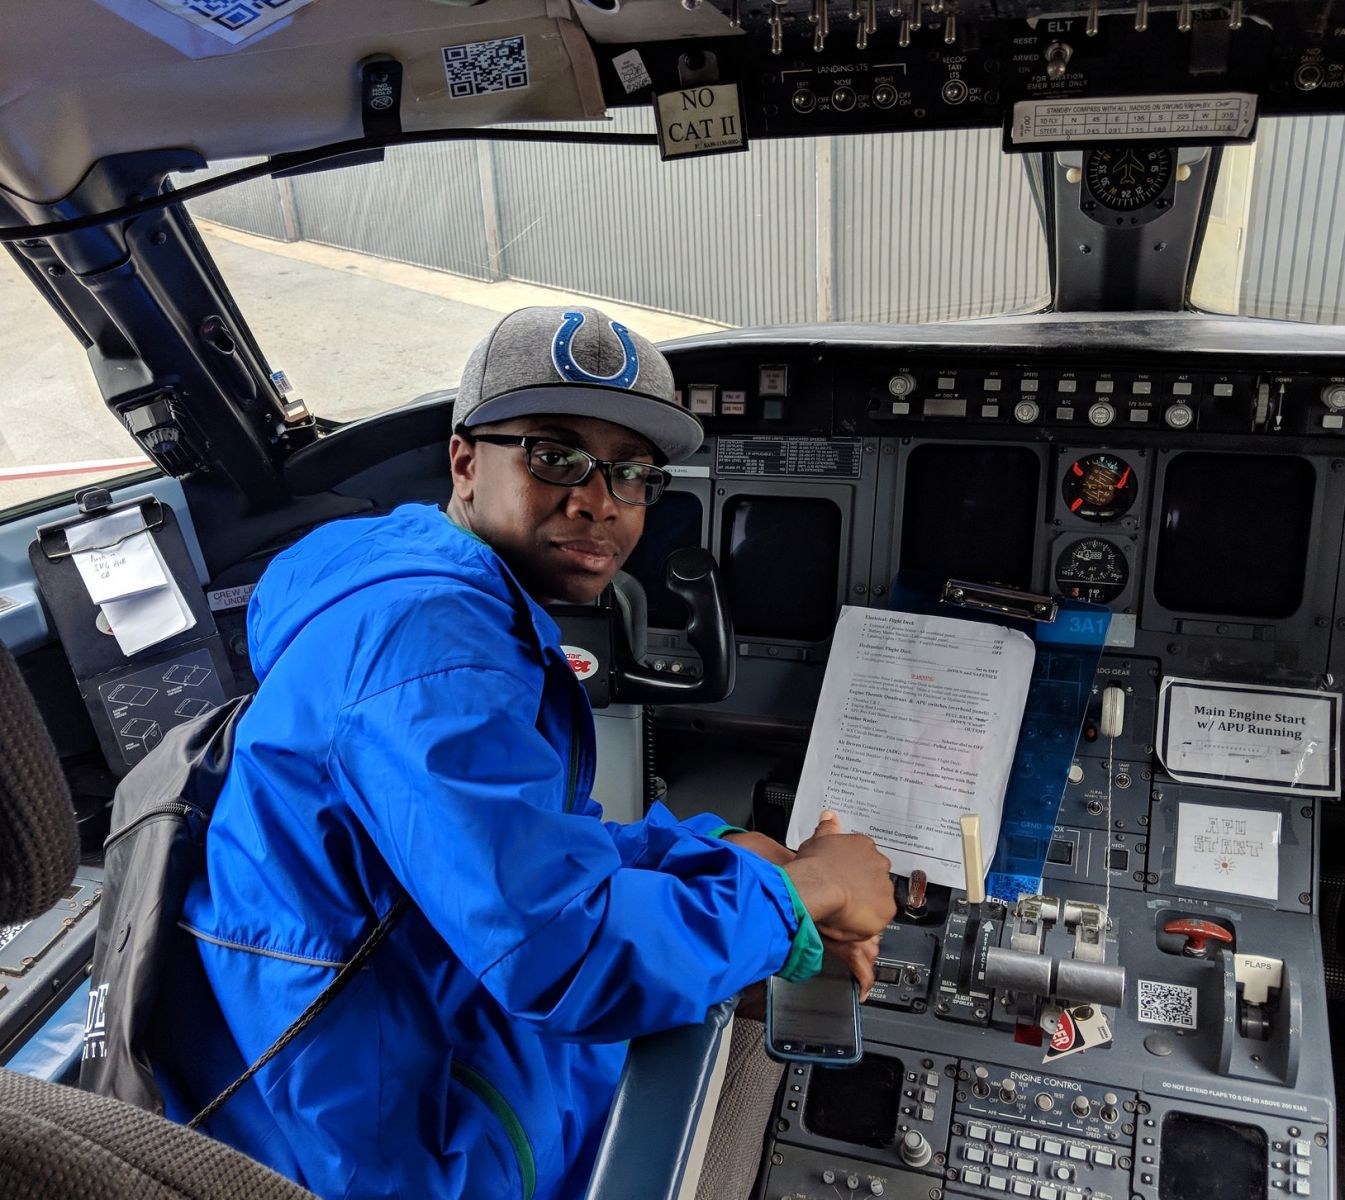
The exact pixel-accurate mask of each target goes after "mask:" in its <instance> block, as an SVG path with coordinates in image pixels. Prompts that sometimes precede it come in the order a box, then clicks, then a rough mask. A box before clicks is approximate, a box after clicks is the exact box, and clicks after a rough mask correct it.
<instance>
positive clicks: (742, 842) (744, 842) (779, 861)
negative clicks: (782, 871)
mask: <svg viewBox="0 0 1345 1200" xmlns="http://www.w3.org/2000/svg"><path fill="white" fill-rule="evenodd" d="M720 840H721V841H725V842H732V843H733V844H734V845H735V846H741V847H742V848H743V849H744V850H750V851H752V853H753V854H757V855H760V856H761V857H762V858H764V859H765V860H766V861H767V862H768V863H774V864H775V866H777V867H783V866H784V865H785V864H786V863H791V862H793V861H794V851H792V850H790V849H789V848H788V847H787V846H782V845H780V843H779V842H777V841H776V840H775V839H774V838H768V837H767V836H766V835H765V834H764V833H726V834H725V835H724V836H723V838H721V839H720Z"/></svg>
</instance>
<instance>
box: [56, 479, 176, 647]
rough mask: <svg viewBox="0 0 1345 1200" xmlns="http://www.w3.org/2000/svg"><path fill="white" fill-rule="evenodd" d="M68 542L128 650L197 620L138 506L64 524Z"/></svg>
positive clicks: (93, 597)
mask: <svg viewBox="0 0 1345 1200" xmlns="http://www.w3.org/2000/svg"><path fill="white" fill-rule="evenodd" d="M66 543H67V545H68V546H69V548H70V551H71V558H72V559H73V560H74V563H75V568H76V569H77V570H78V571H79V575H80V578H81V579H82V580H83V581H84V586H85V588H86V589H88V592H89V598H90V599H91V600H92V601H93V602H94V603H95V604H96V605H98V607H99V608H100V609H101V610H102V613H103V616H104V617H105V618H106V619H107V624H108V627H109V628H110V629H111V631H112V635H113V637H115V638H116V639H117V646H118V647H119V648H120V650H121V652H122V653H123V654H125V655H131V654H135V653H137V652H138V651H140V650H144V649H146V648H147V647H149V646H153V645H157V644H158V643H159V642H163V641H167V640H168V639H169V638H171V637H175V636H176V635H177V634H179V633H182V632H183V631H184V630H186V629H190V628H191V627H192V626H193V625H195V624H196V618H195V617H194V616H192V614H191V609H190V608H189V607H188V605H187V602H186V600H185V599H184V598H183V595H182V591H181V589H180V588H179V587H178V585H177V581H176V580H175V579H174V578H173V575H172V572H171V571H169V570H168V566H167V564H166V563H165V562H164V558H163V554H162V553H161V552H160V550H159V547H158V544H157V543H156V542H155V540H154V537H153V535H152V534H150V533H149V532H148V531H147V530H146V529H145V516H144V513H143V511H142V510H141V508H140V506H139V505H134V506H133V507H131V508H127V509H122V510H121V511H120V512H114V513H109V514H108V515H107V516H105V517H98V518H96V519H94V520H92V521H85V522H82V523H81V524H79V525H71V526H70V527H68V528H67V529H66Z"/></svg>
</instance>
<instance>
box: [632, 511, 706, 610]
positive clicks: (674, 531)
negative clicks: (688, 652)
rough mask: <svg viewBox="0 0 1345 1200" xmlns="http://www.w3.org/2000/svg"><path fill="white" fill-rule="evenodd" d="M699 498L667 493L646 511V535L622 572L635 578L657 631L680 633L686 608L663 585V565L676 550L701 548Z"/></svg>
mask: <svg viewBox="0 0 1345 1200" xmlns="http://www.w3.org/2000/svg"><path fill="white" fill-rule="evenodd" d="M703 511H704V510H703V509H702V507H701V502H700V498H699V497H697V496H693V495H692V494H691V493H690V492H674V491H668V492H664V493H663V495H662V496H661V497H659V501H658V503H657V504H655V505H654V506H653V507H652V508H649V509H647V510H646V511H645V518H644V535H643V536H642V537H641V538H640V541H639V543H638V544H637V545H636V547H635V550H634V552H633V553H632V554H631V556H630V557H629V558H628V559H627V560H626V565H625V567H623V568H622V569H623V570H624V571H625V572H626V573H627V574H628V575H633V576H635V578H636V579H638V580H639V581H640V586H641V587H642V588H644V594H645V598H646V599H647V600H648V602H649V624H650V625H651V626H654V627H655V628H658V629H681V628H682V627H683V626H685V625H686V623H687V607H686V605H685V604H683V603H682V601H681V600H679V599H678V598H677V597H676V596H674V595H673V594H672V592H670V591H669V590H668V589H667V587H666V586H665V585H664V582H663V564H664V563H665V562H667V561H668V555H670V554H671V553H672V552H673V551H674V550H685V549H686V548H687V547H688V546H699V545H700V544H701V516H702V512H703Z"/></svg>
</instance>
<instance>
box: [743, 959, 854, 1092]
mask: <svg viewBox="0 0 1345 1200" xmlns="http://www.w3.org/2000/svg"><path fill="white" fill-rule="evenodd" d="M766 1053H767V1054H768V1055H770V1057H771V1058H773V1059H775V1060H776V1061H778V1062H808V1063H826V1064H828V1065H830V1066H833V1067H844V1066H852V1065H853V1064H855V1063H857V1062H858V1061H859V1060H860V1057H861V1056H862V1055H863V1053H864V1043H863V1041H862V1039H861V1037H860V1027H859V984H858V982H856V980H855V977H854V976H853V975H851V974H850V971H849V968H847V967H846V966H845V964H844V963H840V962H837V961H836V960H835V959H833V958H832V957H831V956H830V955H824V956H823V958H822V969H821V971H819V972H818V973H817V974H816V975H814V976H813V977H812V978H811V979H805V980H804V981H803V982H802V983H789V982H787V981H786V980H784V979H781V978H780V977H779V976H778V975H772V976H771V977H770V980H769V981H768V983H767V985H766Z"/></svg>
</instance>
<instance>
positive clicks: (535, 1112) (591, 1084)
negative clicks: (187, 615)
mask: <svg viewBox="0 0 1345 1200" xmlns="http://www.w3.org/2000/svg"><path fill="white" fill-rule="evenodd" d="M455 425H456V430H457V431H456V433H455V434H454V436H453V439H452V442H451V444H450V446H449V457H450V461H451V468H452V476H453V496H452V499H451V500H450V502H449V504H448V506H447V510H446V511H445V510H444V509H440V508H436V507H433V506H430V505H408V506H405V507H403V508H400V509H397V510H396V511H395V512H393V513H391V514H389V515H388V516H385V517H378V518H371V519H361V520H349V521H341V522H337V523H334V524H331V525H327V526H325V527H323V528H321V529H319V530H317V531H316V532H315V533H313V534H311V535H309V536H308V537H306V538H305V539H303V541H301V542H300V543H298V544H297V545H296V546H294V547H293V548H292V549H290V550H287V551H285V552H284V553H282V554H280V555H278V556H277V557H276V559H275V561H274V562H273V563H272V564H271V566H270V567H269V568H268V570H267V572H266V574H265V576H264V577H263V579H262V581H261V583H260V585H259V586H258V588H257V591H256V593H255V595H254V596H253V599H252V603H251V605H250V607H249V613H248V634H249V642H250V649H251V654H252V663H253V668H254V670H255V671H256V674H257V677H258V679H259V680H260V681H261V682H260V688H259V691H258V693H257V696H256V698H255V699H254V701H253V703H252V707H251V708H250V710H249V711H248V713H247V715H246V717H245V718H244V720H243V721H242V723H241V725H240V728H239V731H238V740H237V744H236V747H235V752H234V758H233V761H232V766H231V769H230V772H229V776H228V779H227V780H226V783H225V787H224V790H223V793H222V794H221V796H220V799H219V803H218V806H217V808H216V811H215V816H214V819H213V821H212V823H211V826H210V831H209V836H208V840H207V847H206V851H207V870H206V873H205V875H204V877H203V878H201V879H199V880H198V881H197V882H196V883H195V884H194V886H193V888H192V890H191V892H190V895H189V898H188V902H187V905H186V909H185V912H184V926H185V927H186V928H187V929H188V930H189V932H191V933H193V934H194V935H195V937H196V939H197V941H196V944H197V946H198V947H199V951H200V955H201V959H202V963H203V965H204V968H205V972H206V975H207V977H208V979H209V981H210V985H211V988H212V990H213V993H214V999H215V1002H216V1003H217V1005H218V1013H209V1014H207V1013H199V1014H188V1015H187V1016H185V1017H184V1018H183V1020H184V1029H183V1036H185V1035H186V1034H187V1033H188V1032H190V1033H192V1034H194V1042H195V1044H194V1045H193V1046H192V1047H191V1050H190V1052H189V1053H184V1054H183V1055H182V1058H183V1060H184V1063H183V1071H182V1073H181V1077H178V1078H175V1079H171V1080H166V1081H165V1082H166V1083H167V1084H169V1085H170V1086H169V1091H170V1092H173V1093H175V1104H174V1108H175V1109H176V1110H177V1113H178V1115H181V1114H182V1113H185V1112H186V1111H187V1110H188V1109H190V1108H191V1106H192V1104H194V1103H198V1102H204V1101H205V1100H207V1099H209V1098H210V1096H211V1095H212V1094H213V1090H214V1089H215V1088H216V1087H217V1086H223V1084H225V1083H228V1082H229V1081H230V1079H231V1078H232V1077H234V1076H236V1075H237V1074H239V1073H240V1072H241V1070H242V1068H243V1067H244V1066H246V1064H247V1063H248V1062H250V1061H251V1060H253V1059H254V1058H255V1057H256V1056H258V1055H259V1054H260V1053H261V1052H262V1051H263V1050H265V1049H266V1048H267V1047H268V1046H269V1045H270V1043H271V1042H272V1041H273V1040H274V1039H275V1038H276V1036H277V1035H278V1034H279V1033H280V1032H281V1030H283V1029H284V1028H285V1027H286V1026H287V1025H288V1024H289V1023H290V1022H291V1021H292V1020H293V1019H294V1017H295V1016H296V1015H297V1014H298V1013H299V1012H301V1011H302V1010H303V1009H304V1007H305V1006H306V1005H307V1004H308V1003H309V1001H311V1000H312V998H313V997H314V996H315V995H316V994H317V992H318V991H319V990H320V989H321V988H322V987H323V986H324V985H325V984H326V983H327V982H328V981H329V980H330V978H331V975H332V972H333V969H334V968H335V967H337V966H339V964H340V963H341V962H342V961H344V960H345V959H347V958H348V957H349V956H350V954H351V953H352V951H353V950H354V948H355V947H356V946H358V945H359V944H360V942H361V941H362V940H363V938H364V936H365V935H366V934H367V932H368V930H369V928H370V927H371V926H372V925H373V924H374V923H376V922H377V921H378V920H379V919H380V918H382V917H383V916H384V915H385V914H386V913H387V912H388V911H389V909H391V908H392V906H393V905H394V904H395V903H396V902H397V901H398V900H399V898H401V897H403V896H406V897H409V900H410V906H409V908H408V909H407V911H406V914H405V916H404V917H403V918H402V919H401V920H400V922H399V923H398V924H397V926H396V927H395V928H394V930H393V932H392V933H391V934H390V935H389V937H388V939H387V941H386V942H384V943H383V944H382V945H381V946H380V947H379V949H378V950H377V952H376V953H375V955H374V956H373V958H372V959H371V960H370V964H369V966H368V969H366V970H365V971H363V972H361V973H360V975H359V976H358V977H357V978H356V979H355V980H353V981H352V982H351V983H350V984H349V986H348V987H347V988H346V990H345V991H343V992H342V993H341V994H340V995H339V997H338V998H337V999H336V1000H335V1001H334V1002H333V1003H332V1004H331V1006H330V1007H329V1008H328V1009H327V1010H326V1011H324V1012H323V1013H322V1015H321V1016H320V1017H319V1018H318V1019H317V1020H316V1021H315V1022H314V1023H313V1024H312V1026H311V1027H310V1028H309V1029H308V1030H306V1031H305V1033H304V1034H303V1035H301V1036H300V1037H299V1038H298V1039H296V1041H295V1042H294V1043H293V1044H292V1045H291V1046H289V1047H288V1048H287V1049H286V1050H285V1051H284V1052H283V1053H282V1054H280V1055H279V1056H278V1057H277V1058H276V1059H275V1060H274V1061H273V1062H271V1063H270V1064H268V1065H267V1066H266V1067H265V1068H264V1069H263V1070H262V1071H261V1072H259V1073H258V1075H257V1076H256V1077H255V1078H254V1079H253V1080H252V1081H251V1082H250V1083H249V1084H248V1085H247V1086H246V1087H245V1088H244V1089H243V1090H242V1091H241V1092H240V1093H239V1094H238V1095H237V1096H235V1097H234V1098H233V1099H232V1100H230V1101H229V1103H228V1104H227V1105H225V1106H224V1108H223V1109H222V1110H221V1111H220V1112H219V1113H218V1114H217V1115H216V1116H215V1117H213V1118H212V1119H211V1121H210V1130H211V1132H212V1133H213V1134H215V1136H217V1137H220V1138H222V1139H223V1140H225V1141H227V1142H230V1143H232V1144H233V1145H235V1146H238V1147H239V1148H240V1149H242V1150H244V1151H245V1152H247V1153H249V1154H251V1155H252V1156H254V1157H256V1158H258V1159H261V1160H262V1161H264V1162H266V1163H269V1164H270V1165H272V1166H274V1167H276V1168H277V1169H278V1170H280V1171H282V1172H283V1173H285V1174H287V1175H290V1176H291V1177H292V1178H294V1179H296V1180H298V1181H299V1182H301V1183H303V1184H305V1185H307V1186H308V1187H309V1188H311V1189H312V1190H313V1191H315V1192H317V1193H318V1194H319V1195H320V1196H323V1197H327V1198H332V1200H335V1198H336V1197H371V1196H379V1197H382V1196H401V1197H408V1198H409V1197H430V1196H433V1197H444V1198H448V1197H459V1196H464V1197H465V1196H492V1197H519V1198H521V1200H524V1198H536V1200H574V1198H577V1197H580V1196H582V1195H583V1193H584V1189H585V1185H586V1182H587V1179H588V1175H589V1172H590V1170H591V1167H592V1163H593V1159H594V1154H595V1151H596V1148H597V1143H598V1139H599V1136H600V1134H601V1131H602V1127H603V1124H604V1122H605V1120H606V1116H607V1109H608V1106H609V1104H610V1101H611V1098H612V1094H613V1090H614V1088H615V1085H616V1081H617V1077H618V1075H619V1072H620V1069H621V1065H622V1061H623V1059H624V1057H625V1052H626V1050H625V1045H624V1044H623V1043H624V1042H625V1040H626V1039H629V1038H633V1037H638V1036H640V1035H641V1034H645V1033H650V1032H653V1031H655V1030H658V1029H663V1028H667V1027H669V1026H673V1025H679V1024H686V1023H690V1022H698V1021H700V1020H701V1019H703V1017H704V1014H705V1011H706V1009H707V1007H708V1006H709V1005H711V1004H713V1003H714V1002H716V1001H718V1000H720V999H723V998H724V997H726V996H729V995H731V994H733V993H734V992H736V991H738V990H740V989H742V988H744V987H746V986H748V985H750V984H752V983H754V982H756V981H758V980H760V979H762V978H764V977H765V976H767V975H770V974H772V973H774V972H779V973H783V974H785V975H787V976H790V977H802V976H805V975H807V974H810V973H811V972H813V971H815V970H816V969H817V966H818V963H819V960H820V951H821V945H820V939H819V935H818V928H819V927H820V928H821V929H822V931H823V932H824V933H825V934H826V935H827V936H828V937H830V938H832V939H833V940H834V941H835V942H836V944H837V947H838V949H839V950H840V951H841V953H842V954H843V956H846V957H847V958H848V960H849V961H851V962H852V963H853V964H854V967H855V969H856V971H857V972H858V974H859V975H860V976H861V978H863V979H871V973H870V968H871V960H872V942H871V941H870V940H867V939H872V937H873V936H874V935H875V934H876V933H877V932H878V931H879V930H880V929H881V928H882V927H883V925H884V924H885V923H886V922H887V920H888V919H889V918H890V917H891V915H892V912H893V905H892V889H891V885H890V882H889V879H888V874H887V871H888V864H887V861H886V859H884V858H883V857H882V856H881V855H880V854H879V853H878V852H877V850H876V849H875V848H874V846H873V844H872V842H870V841H869V840H868V839H867V838H863V837H859V836H851V835H845V834H840V833H839V832H836V831H835V830H834V829H833V828H832V827H830V826H829V827H828V828H827V829H825V830H821V831H820V832H819V835H818V836H815V837H814V838H812V839H811V840H810V841H808V842H806V843H805V844H804V845H803V846H802V847H800V849H799V851H798V854H797V856H795V855H793V854H791V853H790V852H788V851H786V850H784V849H783V847H778V846H776V845H775V844H774V843H770V842H769V841H768V840H767V839H764V838H757V837H755V836H753V835H746V834H742V833H740V832H735V831H733V830H731V829H729V828H728V827H727V826H725V824H724V822H723V821H721V820H720V819H718V818H717V817H713V816H709V815H706V816H700V817H695V818H692V819H691V820H688V821H685V822H677V821H675V820H674V819H673V817H672V816H671V815H670V814H669V813H668V812H667V811H666V810H665V809H663V808H662V807H661V806H656V807H655V809H654V810H653V811H652V812H651V813H650V815H649V816H648V817H647V818H646V819H645V820H644V821H641V822H638V823H636V824H633V825H626V826H620V825H616V824H605V823H604V822H603V821H602V820H601V819H600V818H601V814H600V812H599V809H598V806H597V805H596V804H595V803H594V802H593V801H592V800H591V799H590V797H589V788H590V785H591V782H592V778H593V766H594V762H593V760H594V747H593V727H592V718H591V715H590V713H589V710H588V705H587V701H586V698H585V696H584V693H583V691H582V688H581V687H580V686H579V684H578V681H577V680H576V679H575V678H574V675H573V672H572V671H571V669H570V667H569V665H568V664H567V662H566V660H565V657H564V655H563V654H562V653H561V651H560V649H559V644H558V642H559V636H558V635H559V631H558V629H557V627H556V625H555V623H554V622H553V621H552V620H551V618H550V617H548V616H547V615H546V612H545V608H544V606H545V605H546V604H547V603H548V602H554V601H564V602H567V603H584V602H588V601H592V600H593V599H595V598H596V597H597V596H598V594H599V593H600V592H601V591H602V589H603V588H604V587H605V586H606V585H607V583H608V582H609V581H610V580H611V578H612V576H613V575H614V573H615V572H616V571H617V569H618V568H619V567H620V566H621V564H622V563H623V562H624V561H625V559H626V557H627V556H628V555H629V554H630V552H631V550H632V549H633V547H634V546H635V543H636V541H637V540H638V539H639V536H640V532H641V530H642V528H643V524H644V511H645V507H646V506H647V505H648V504H650V503H652V502H653V501H655V500H656V499H657V498H658V495H659V492H660V491H661V490H662V487H663V484H664V483H665V482H666V479H665V475H664V472H663V471H662V470H661V468H660V466H659V465H658V464H659V463H661V462H665V461H671V460H674V459H676V458H680V457H683V456H685V455H687V454H689V453H691V451H692V450H694V449H695V447H696V446H697V445H699V443H700V439H701V430H700V427H699V424H698V423H697V422H696V421H695V419H694V418H693V417H691V416H690V415H689V414H688V413H686V412H685V411H683V410H682V409H681V408H679V407H678V406H677V405H676V404H674V403H673V381H672V374H671V371H670V370H669V368H668V365H667V363H666V361H664V359H663V358H662V356H661V355H660V354H659V353H658V352H657V351H656V350H655V349H654V347H653V346H652V345H650V344H649V343H648V342H647V341H645V340H644V339H643V338H641V337H639V336H638V335H636V334H634V333H631V332H630V331H628V330H626V329H625V328H624V327H622V326H621V325H619V324H617V323H616V322H613V321H610V320H609V319H607V318H606V317H604V316H603V315H602V314H600V313H598V312H596V311H594V310H592V309H584V308H573V309H525V310H522V311H520V312H517V313H513V314H511V315H510V316H508V317H506V318H504V320H502V321H501V322H500V324H499V325H498V326H497V327H496V329H495V330H494V332H493V333H492V334H491V335H490V336H489V337H488V338H487V339H486V340H485V341H484V342H483V343H482V344H481V346H479V347H478V348H477V350H476V351H475V352H474V354H473V355H472V358H471V360H470V361H469V363H468V365H467V368H466V370H465V372H464V375H463V380H462V385H461V388H460V390H459V394H458V401H457V405H456V408H455ZM735 839H738V840H741V841H742V843H743V844H742V845H734V844H733V842H734V840H735ZM754 850H755V851H758V852H757V853H754V852H753V851H754ZM763 852H764V856H763ZM768 858H769V859H770V860H773V861H768ZM777 864H779V865H777ZM193 1022H195V1024H193ZM188 1059H189V1060H190V1063H189V1064H188V1063H187V1062H186V1061H185V1060H188Z"/></svg>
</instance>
